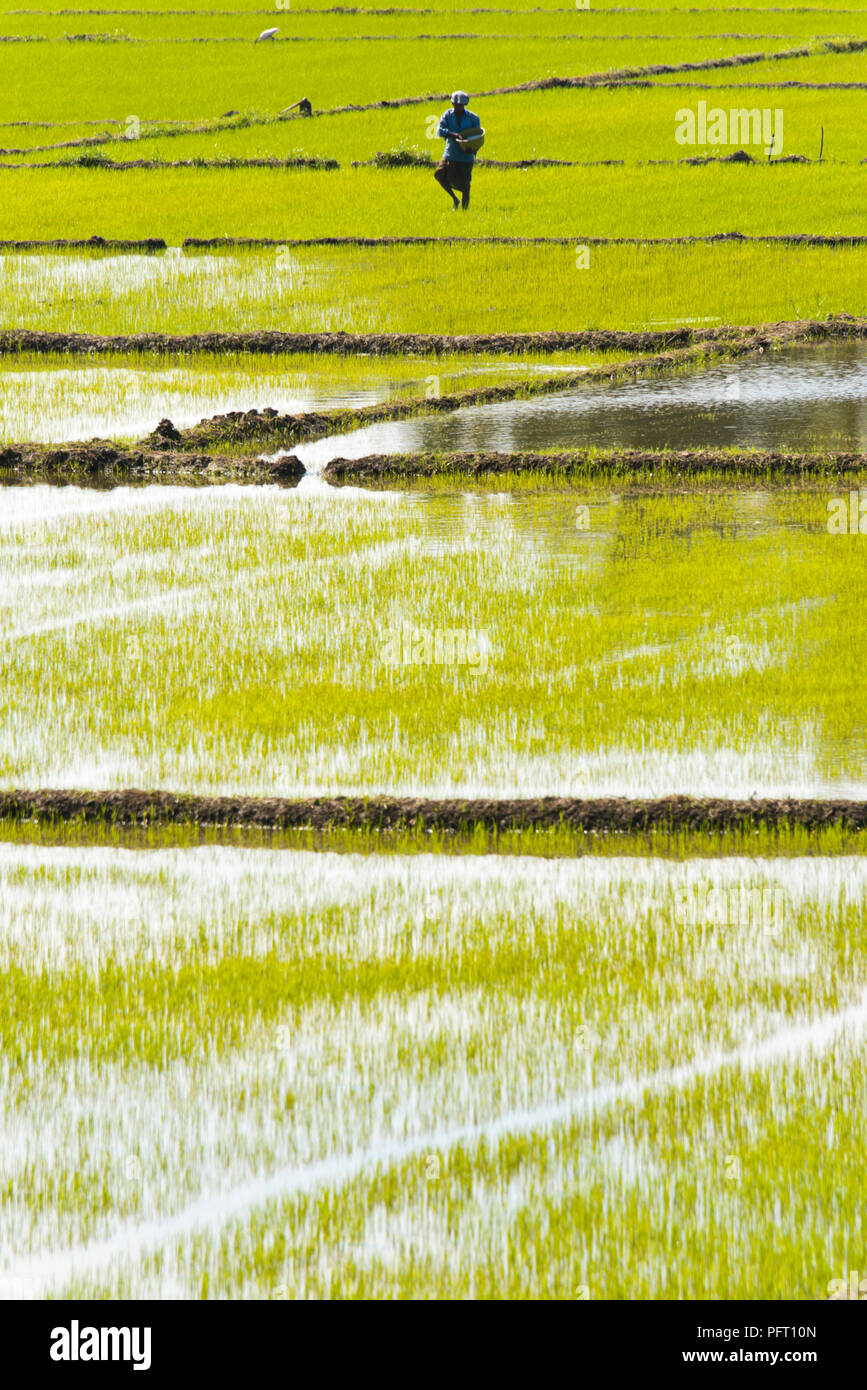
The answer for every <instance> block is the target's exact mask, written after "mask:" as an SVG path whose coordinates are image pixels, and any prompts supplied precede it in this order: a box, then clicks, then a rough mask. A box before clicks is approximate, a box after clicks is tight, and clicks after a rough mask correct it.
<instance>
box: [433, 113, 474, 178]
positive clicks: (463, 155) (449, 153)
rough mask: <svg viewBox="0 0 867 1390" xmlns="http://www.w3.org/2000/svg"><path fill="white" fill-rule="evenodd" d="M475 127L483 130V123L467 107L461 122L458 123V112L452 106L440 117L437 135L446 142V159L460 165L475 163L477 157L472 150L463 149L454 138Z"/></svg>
mask: <svg viewBox="0 0 867 1390" xmlns="http://www.w3.org/2000/svg"><path fill="white" fill-rule="evenodd" d="M474 127H475V129H476V130H481V128H482V123H481V121H480V120H479V118H478V116H476V115H474V113H473V112H472V111H470V110H468V109H467V108H466V107H465V108H464V115H463V119H462V120H461V121H458V117H457V112H456V111H455V108H454V107H453V106H450V107H449V109H448V111H444V112H443V114H442V115H441V116H440V123H439V125H438V126H437V135H438V136H439V137H440V139H441V140H445V142H446V148H445V152H444V158H445V159H456V160H457V161H458V163H459V164H472V163H473V160H474V159H475V157H476V156H475V155H474V154H473V152H472V150H465V149H462V148H461V146H460V145H459V144H458V142H457V140H455V139H453V138H452V137H453V136H454V134H455V133H456V132H457V131H460V132H461V133H462V134H464V133H466V132H467V131H470V130H472V129H473V128H474Z"/></svg>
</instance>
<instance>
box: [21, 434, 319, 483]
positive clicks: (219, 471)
mask: <svg viewBox="0 0 867 1390" xmlns="http://www.w3.org/2000/svg"><path fill="white" fill-rule="evenodd" d="M162 423H163V422H161V424H162ZM159 429H160V426H158V427H157V431H158V430H159ZM157 431H155V432H154V434H153V435H151V436H150V437H149V439H148V440H146V441H143V444H140V445H132V446H131V447H130V448H124V447H123V446H122V445H116V444H112V443H111V441H110V440H106V439H91V440H89V441H87V442H85V443H81V444H61V445H56V444H14V445H10V446H8V447H7V448H0V480H2V481H3V482H6V483H8V482H20V481H23V480H28V481H32V480H36V479H38V480H41V481H45V482H55V481H57V482H75V481H87V480H93V479H95V478H98V479H102V480H106V481H111V480H115V481H118V482H120V481H130V482H134V481H145V480H146V481H150V482H155V481H158V480H164V479H166V480H172V481H178V482H182V481H185V480H187V479H189V480H197V481H202V482H225V481H228V480H242V479H243V480H246V481H255V482H292V481H295V482H297V480H298V479H299V478H301V477H303V476H304V471H305V470H304V465H303V464H302V463H301V461H300V460H299V459H297V458H296V457H295V455H294V454H290V455H289V456H288V457H285V458H281V459H279V460H278V461H276V462H269V461H268V460H267V459H263V458H257V457H255V456H252V455H251V456H247V457H244V456H236V457H232V458H229V457H225V456H221V455H212V454H207V453H192V452H184V453H179V452H177V450H174V449H172V447H171V444H172V440H171V437H170V436H168V437H167V436H166V435H165V434H162V435H161V434H159V433H158V432H157Z"/></svg>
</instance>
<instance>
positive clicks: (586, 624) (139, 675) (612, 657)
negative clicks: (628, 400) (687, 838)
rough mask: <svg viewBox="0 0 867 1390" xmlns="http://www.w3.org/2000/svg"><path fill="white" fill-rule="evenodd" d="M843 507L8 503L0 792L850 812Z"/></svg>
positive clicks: (379, 501)
mask: <svg viewBox="0 0 867 1390" xmlns="http://www.w3.org/2000/svg"><path fill="white" fill-rule="evenodd" d="M847 486H848V485H847ZM840 491H841V488H840V485H839V484H834V483H833V482H832V483H829V484H827V485H825V486H823V487H822V488H821V489H819V490H818V491H816V490H808V491H798V492H795V493H792V492H789V491H785V490H784V491H779V490H776V491H758V492H757V491H755V490H749V489H747V490H745V491H743V492H742V493H736V494H734V495H728V496H726V495H722V496H720V495H719V493H718V492H711V493H709V494H704V495H702V494H701V493H699V494H697V495H692V496H690V495H687V496H682V497H679V498H671V497H666V496H663V497H630V496H628V495H621V494H618V493H612V491H611V489H610V486H609V487H606V486H604V485H599V486H597V487H593V486H592V485H591V486H589V487H584V486H581V487H573V488H572V489H567V490H565V491H564V490H559V491H555V492H553V493H550V492H549V493H547V494H546V493H544V492H542V493H539V492H538V491H535V490H534V491H530V492H524V493H521V492H520V491H519V492H516V493H514V494H513V493H510V492H503V493H499V492H476V493H475V494H474V493H469V492H467V491H465V490H458V491H455V490H452V491H446V492H442V491H438V492H436V493H434V494H432V495H430V496H428V497H425V496H418V495H416V494H413V493H411V492H409V493H407V492H405V491H404V492H388V491H386V492H376V493H363V492H359V491H358V490H355V489H341V490H334V489H331V488H328V487H326V486H325V485H323V484H322V483H321V482H317V481H316V480H315V479H312V478H311V479H309V480H307V481H303V482H302V484H301V485H300V486H299V487H298V488H297V489H296V490H286V489H282V488H279V487H276V486H271V487H247V488H243V487H234V486H230V487H226V488H219V489H212V490H206V491H204V492H203V491H201V490H198V489H196V490H184V489H175V488H169V489H162V488H156V487H151V488H146V489H138V490H136V489H131V490H130V489H123V488H120V489H115V490H114V491H111V492H108V493H103V494H100V493H92V492H91V493H88V492H81V491H79V490H78V489H75V488H68V489H52V488H48V487H43V486H37V487H30V488H24V489H4V491H3V494H2V495H3V502H4V505H3V526H2V529H0V547H2V555H3V572H4V574H5V576H6V587H5V594H4V607H5V614H4V618H3V648H2V661H3V677H4V679H3V688H4V694H5V702H6V703H5V711H4V715H3V719H2V723H0V777H2V781H3V782H4V783H5V784H6V785H7V786H10V785H12V786H67V787H74V786H88V787H99V788H109V787H123V786H144V787H164V788H166V789H170V790H175V791H195V792H213V793H229V792H233V793H234V792H238V793H240V792H243V793H256V794H262V795H281V794H290V793H294V794H298V795H302V794H308V793H310V794H313V793H320V792H321V793H326V792H329V793H332V792H347V793H348V792H353V793H360V794H363V793H367V792H369V793H374V792H395V793H396V792H403V793H407V794H410V793H417V794H424V795H451V794H457V795H465V796H474V795H530V796H540V795H546V794H557V795H576V794H581V795H597V794H614V795H627V796H637V795H659V794H667V793H670V792H689V793H693V794H715V795H732V796H749V795H750V794H751V793H752V792H757V793H760V794H766V795H786V794H801V795H814V794H820V795H840V794H843V795H860V794H861V793H862V789H863V786H864V778H865V762H864V759H865V752H867V750H865V743H864V735H863V721H862V718H861V713H860V701H859V699H858V690H859V688H860V681H861V672H862V669H863V664H864V659H865V651H864V648H863V641H862V638H861V636H860V635H859V634H860V633H861V625H860V623H859V622H858V619H857V614H858V612H859V604H860V596H859V595H860V574H861V568H862V559H861V553H860V548H859V544H858V540H859V538H858V537H857V536H852V535H837V534H829V532H828V529H827V523H828V516H829V509H828V500H829V497H831V496H834V495H837V494H838V493H840ZM843 495H844V496H845V497H846V498H848V491H844V492H843ZM453 634H457V636H454V635H453ZM829 663H833V668H834V671H835V678H834V681H833V682H830V683H829V682H828V680H827V671H828V666H829ZM131 689H134V690H136V691H137V692H138V693H137V698H136V699H135V701H134V702H132V703H130V700H129V698H128V692H129V691H130V690H131Z"/></svg>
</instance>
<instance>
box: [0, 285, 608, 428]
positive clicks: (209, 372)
mask: <svg viewBox="0 0 867 1390" xmlns="http://www.w3.org/2000/svg"><path fill="white" fill-rule="evenodd" d="M157 317H158V316H157V313H156V312H155V314H154V321H157ZM627 356H628V354H626V353H623V352H614V353H605V354H594V353H591V352H569V353H563V352H559V353H552V354H548V355H541V354H538V353H537V354H532V353H530V354H527V355H526V356H524V357H522V358H520V359H516V358H514V357H510V356H508V355H505V356H503V357H496V358H487V359H486V358H484V357H477V356H468V355H460V354H449V355H443V356H437V355H435V354H434V355H430V356H427V355H426V356H420V355H416V356H400V357H395V356H391V357H370V356H361V357H356V356H348V357H340V356H329V357H325V358H323V356H322V355H317V354H314V353H299V354H289V355H285V356H281V355H276V356H273V357H271V356H255V355H251V354H243V353H237V354H232V353H228V354H224V355H221V356H211V355H208V354H204V355H202V356H198V355H197V356H192V357H174V358H172V357H169V358H165V357H157V356H153V355H149V354H144V355H138V354H130V355H127V356H124V355H122V354H111V355H108V356H106V357H100V358H99V359H98V360H97V361H96V362H94V361H93V360H92V359H89V358H87V357H72V358H70V357H64V356H62V355H58V356H53V355H49V356H31V355H28V354H23V355H22V356H20V357H18V356H16V357H13V358H10V359H8V360H7V361H6V362H5V363H4V365H3V370H2V373H0V441H2V442H3V443H18V442H21V441H22V440H33V441H36V442H56V443H63V442H65V441H68V440H70V439H91V438H94V437H98V438H103V439H105V438H110V439H126V440H135V439H139V438H142V437H143V436H144V435H145V434H148V433H150V431H151V430H152V429H153V428H154V426H155V425H156V423H157V422H158V421H159V420H161V419H165V418H166V417H168V418H169V419H171V420H172V421H173V422H174V423H175V424H176V425H177V426H178V427H179V428H187V427H188V426H190V425H195V424H198V422H199V420H201V419H203V418H204V417H206V416H210V415H216V414H220V413H224V412H226V411H229V410H248V409H250V408H251V406H256V407H258V408H260V409H261V408H264V407H265V406H272V407H274V408H277V409H279V410H281V411H303V410H304V411H309V410H321V409H328V410H335V409H339V408H344V407H351V406H360V405H369V404H373V403H374V402H376V401H385V400H391V399H400V398H402V397H407V396H424V394H425V392H426V391H427V390H428V389H429V388H430V386H431V384H434V383H435V384H438V386H439V390H440V394H441V395H448V394H449V393H451V392H452V391H466V390H470V389H475V388H479V387H484V386H500V385H506V384H510V383H513V382H515V381H516V380H524V379H536V378H539V377H550V376H552V375H554V374H556V373H557V371H558V369H559V370H560V371H564V372H571V371H573V370H574V369H575V367H576V366H580V365H591V364H592V365H594V366H599V365H602V364H604V363H606V362H611V363H615V362H620V361H622V360H623V359H624V358H625V357H627Z"/></svg>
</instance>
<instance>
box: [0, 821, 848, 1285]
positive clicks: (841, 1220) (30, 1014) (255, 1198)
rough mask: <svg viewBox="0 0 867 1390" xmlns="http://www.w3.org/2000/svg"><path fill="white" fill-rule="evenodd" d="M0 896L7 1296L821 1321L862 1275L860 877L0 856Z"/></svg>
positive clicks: (650, 865)
mask: <svg viewBox="0 0 867 1390" xmlns="http://www.w3.org/2000/svg"><path fill="white" fill-rule="evenodd" d="M0 881H2V887H3V891H2V894H0V904H2V907H0V975H2V980H3V989H4V999H5V1000H6V1006H5V1007H4V1011H3V1016H2V1019H0V1037H2V1044H3V1052H4V1057H5V1059H6V1061H5V1071H4V1087H3V1093H2V1105H3V1125H4V1134H5V1135H6V1144H7V1149H6V1164H5V1170H4V1178H5V1182H4V1185H3V1187H2V1189H0V1203H2V1211H3V1224H4V1232H5V1239H4V1251H3V1257H2V1265H0V1275H2V1277H3V1278H4V1283H5V1281H6V1279H11V1280H12V1281H13V1290H15V1291H17V1292H19V1293H20V1294H21V1293H23V1294H25V1295H26V1294H30V1295H34V1296H36V1297H44V1296H45V1295H46V1294H53V1295H55V1296H62V1295H64V1294H69V1295H70V1296H98V1297H99V1296H102V1297H109V1296H110V1297H118V1296H120V1297H123V1296H130V1295H138V1296H157V1297H164V1298H165V1297H193V1298H198V1297H227V1296H228V1297H238V1296H246V1297H257V1298H278V1299H285V1298H293V1297H296V1296H304V1295H305V1294H307V1295H310V1294H312V1295H324V1296H332V1297H352V1296H364V1295H368V1296H416V1297H433V1296H440V1297H441V1296H444V1295H450V1296H467V1295H475V1296H477V1297H502V1296H507V1295H508V1296H517V1297H528V1296H529V1297H538V1296H539V1295H544V1294H547V1295H552V1296H557V1297H570V1298H575V1297H588V1296H589V1297H590V1298H593V1299H598V1298H634V1297H651V1298H660V1297H686V1298H699V1297H711V1298H731V1297H751V1298H755V1297H781V1296H786V1297H794V1298H820V1297H823V1296H825V1293H826V1290H827V1285H828V1283H829V1281H830V1280H831V1279H833V1278H835V1277H837V1278H839V1277H840V1274H841V1266H843V1265H845V1262H846V1260H847V1258H848V1257H849V1256H850V1255H851V1253H852V1244H851V1243H852V1240H853V1235H854V1238H856V1239H857V1231H855V1232H853V1227H852V1216H851V1213H852V1211H854V1210H856V1209H857V1190H858V1186H857V1185H858V1181H859V1175H858V1170H857V1165H846V1164H844V1165H842V1166H841V1164H840V1162H839V1157H838V1156H839V1153H840V1152H850V1151H854V1152H858V1151H860V1149H861V1148H863V1143H864V1138H865V1129H864V1113H863V1105H862V1095H863V1085H864V1075H863V1065H862V1062H861V1057H860V1050H859V1043H860V1034H861V1032H862V1031H863V998H864V988H865V974H864V969H863V963H862V962H863V950H861V949H860V948H861V947H862V946H863V943H864V932H865V904H867V882H865V872H864V867H863V861H861V860H859V859H845V860H840V859H835V860H824V861H822V860H804V859H793V860H785V861H771V860H761V859H753V860H750V861H744V860H735V861H732V860H714V861H701V860H699V861H692V862H690V863H687V864H667V863H664V862H662V861H659V860H656V861H654V860H650V859H643V860H642V859H636V860H631V861H628V862H624V861H608V862H607V863H605V864H596V863H594V862H593V861H592V860H578V861H572V862H570V861H559V862H557V863H551V862H547V863H546V862H542V861H539V860H535V859H523V860H521V859H517V860H502V859H478V858H475V859H472V858H470V859H467V858H465V859H460V860H449V861H447V862H446V861H444V860H442V859H437V858H435V857H415V858H412V859H408V860H402V859H401V858H399V857H378V856H372V857H361V856H348V857H347V856H335V855H322V854H320V855H306V854H303V853H285V854H280V855H274V854H266V853H260V852H256V851H252V850H246V851H233V850H231V849H200V850H162V851H156V852H153V851H149V852H144V853H142V852H135V851H132V852H130V851H118V850H115V849H89V850H80V849H79V850H74V849H70V850H63V849H58V848H47V849H46V848H38V849H35V848H34V849H27V848H25V847H18V846H3V847H2V848H0ZM750 895H752V896H750ZM34 920H35V922H36V923H37V924H38V925H36V926H35V927H34ZM859 1003H860V1013H859V1012H858V1006H859ZM847 1011H848V1012H847ZM825 1017H830V1025H829V1026H828V1027H827V1028H826V1029H825V1030H824V1031H823V1028H822V1025H821V1020H822V1019H823V1018H825ZM799 1028H801V1029H802V1030H803V1032H802V1033H799V1032H798V1031H797V1030H798V1029H799ZM787 1029H788V1030H795V1031H793V1032H792V1033H791V1036H790V1038H789V1044H788V1047H785V1046H781V1047H780V1048H779V1049H778V1050H776V1051H775V1050H774V1047H773V1042H774V1040H775V1039H777V1038H781V1037H783V1038H784V1037H785V1036H786V1030H787ZM766 1044H771V1046H766ZM763 1046H764V1050H763ZM720 1053H728V1054H731V1058H730V1060H729V1061H728V1063H727V1064H726V1062H725V1059H724V1058H723V1059H721V1058H720V1056H719V1054H720ZM37 1058H38V1062H37ZM458 1078H459V1079H458ZM829 1078H831V1079H832V1082H833V1086H834V1098H835V1106H834V1116H833V1121H832V1122H831V1126H832V1128H831V1131H830V1132H829V1123H828V1119H827V1110H826V1094H827V1087H828V1084H829ZM73 1101H74V1103H73ZM829 1154H830V1157H829ZM334 1160H336V1161H337V1165H336V1167H334V1168H330V1167H329V1163H330V1161H334ZM318 1165H321V1167H318ZM293 1170H298V1171H297V1173H296V1174H293ZM317 1174H318V1180H317ZM299 1179H300V1180H301V1182H302V1183H304V1185H305V1188H306V1190H300V1191H299V1190H297V1183H298V1180H299ZM262 1180H264V1181H265V1182H267V1181H269V1180H270V1181H271V1182H272V1184H273V1187H272V1188H271V1189H269V1188H268V1187H267V1186H265V1187H260V1186H259V1183H260V1182H261V1181H262ZM246 1183H251V1190H250V1191H249V1194H247V1195H245V1189H244V1185H245V1184H246ZM308 1183H309V1186H308ZM200 1197H206V1198H208V1199H209V1201H208V1204H207V1206H208V1211H207V1220H206V1221H203V1223H202V1224H201V1225H199V1224H197V1220H196V1215H195V1209H194V1204H195V1203H196V1201H197V1200H198V1199H199V1198H200ZM663 1208H664V1209H665V1212H666V1213H667V1214H668V1219H661V1212H662V1210H663ZM768 1211H773V1212H774V1213H775V1219H774V1221H773V1223H772V1224H771V1225H770V1227H769V1225H768V1219H767V1214H768ZM172 1217H178V1218H180V1220H179V1225H178V1226H176V1227H175V1228H174V1229H166V1228H165V1227H164V1226H163V1223H165V1222H167V1221H168V1220H169V1218H172ZM122 1232H126V1233H127V1235H128V1239H126V1240H124V1241H123V1242H122V1244H121V1243H120V1242H119V1248H118V1251H117V1253H115V1254H111V1253H109V1254H108V1256H106V1255H100V1252H99V1243H100V1241H101V1240H103V1239H105V1238H106V1237H110V1236H116V1235H120V1233H122ZM72 1249H77V1250H78V1256H77V1259H76V1271H75V1275H74V1276H72V1275H71V1273H70V1271H69V1269H68V1265H67V1262H66V1256H67V1252H69V1251H70V1250H72ZM16 1280H17V1281H19V1282H18V1284H17V1285H16V1284H15V1283H14V1281H16Z"/></svg>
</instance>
